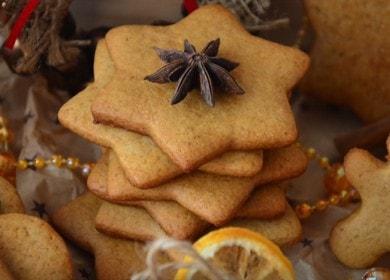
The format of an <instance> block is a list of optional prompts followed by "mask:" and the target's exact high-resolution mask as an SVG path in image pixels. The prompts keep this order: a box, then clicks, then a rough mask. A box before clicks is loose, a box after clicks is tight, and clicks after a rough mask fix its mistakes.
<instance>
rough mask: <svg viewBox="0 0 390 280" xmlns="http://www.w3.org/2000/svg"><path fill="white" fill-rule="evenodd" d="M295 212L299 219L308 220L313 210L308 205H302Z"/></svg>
mask: <svg viewBox="0 0 390 280" xmlns="http://www.w3.org/2000/svg"><path fill="white" fill-rule="evenodd" d="M295 211H296V213H297V215H298V218H300V219H306V218H308V217H310V215H311V213H312V212H313V208H312V207H311V206H310V205H309V204H307V203H302V204H299V205H298V206H297V207H296V208H295Z"/></svg>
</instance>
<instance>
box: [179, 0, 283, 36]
mask: <svg viewBox="0 0 390 280" xmlns="http://www.w3.org/2000/svg"><path fill="white" fill-rule="evenodd" d="M216 3H219V4H221V5H223V6H225V7H226V8H228V9H229V10H231V11H232V12H233V13H234V14H236V15H237V17H238V18H239V19H240V20H241V22H242V23H243V25H244V26H245V28H246V29H247V30H248V31H249V32H252V33H256V32H261V31H267V30H272V29H277V28H280V27H285V26H288V24H289V22H290V21H289V19H288V18H280V19H275V20H266V19H265V16H266V14H267V11H268V9H269V8H270V6H271V0H246V1H235V0H199V1H196V0H184V2H183V6H184V9H185V11H186V12H187V13H191V12H193V11H194V10H195V9H197V8H198V6H203V5H208V4H216Z"/></svg>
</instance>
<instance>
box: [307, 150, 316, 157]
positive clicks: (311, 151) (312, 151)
mask: <svg viewBox="0 0 390 280" xmlns="http://www.w3.org/2000/svg"><path fill="white" fill-rule="evenodd" d="M316 154H317V152H316V150H315V149H314V148H308V149H307V150H306V155H307V156H308V157H309V158H314V157H315V156H316Z"/></svg>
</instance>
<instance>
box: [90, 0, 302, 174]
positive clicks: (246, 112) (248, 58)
mask: <svg viewBox="0 0 390 280" xmlns="http://www.w3.org/2000/svg"><path fill="white" fill-rule="evenodd" d="M216 38H220V42H221V44H220V51H219V54H220V55H221V57H224V58H226V59H231V60H234V61H237V62H239V63H240V66H239V67H237V68H236V69H235V70H234V71H233V72H231V73H232V75H233V76H234V78H235V79H236V80H237V82H238V83H239V84H240V85H241V86H242V88H243V89H244V90H245V94H243V95H239V96H238V95H237V96H236V95H231V94H218V96H217V103H216V106H215V107H214V108H210V107H208V106H207V105H206V104H204V102H203V101H202V98H201V97H200V96H199V95H198V94H195V93H190V94H189V95H188V97H187V98H186V99H185V100H184V101H183V102H182V103H180V104H177V105H175V106H171V105H169V99H170V95H169V93H170V92H172V91H173V85H172V84H154V83H150V82H149V81H145V80H144V77H145V76H146V75H149V74H151V73H152V72H153V71H155V70H156V69H158V68H159V67H161V65H162V63H161V61H160V60H159V58H158V56H157V55H156V54H155V52H154V49H153V48H154V47H159V48H164V49H182V44H183V41H184V40H185V39H188V40H189V41H191V42H192V43H193V44H194V45H195V46H196V47H201V46H204V45H205V44H206V43H207V42H209V41H210V40H214V39H216ZM106 42H107V46H108V49H109V52H110V54H111V57H112V60H113V62H114V64H115V68H116V69H117V71H116V72H115V75H114V77H113V78H112V80H111V82H110V83H109V84H108V85H107V86H106V87H105V88H104V89H103V90H102V91H101V92H99V94H98V96H97V98H96V99H95V101H94V102H93V104H92V113H93V115H94V118H95V120H96V121H97V122H100V123H105V124H110V125H114V126H120V127H124V128H126V129H128V130H133V131H137V132H139V133H142V134H147V135H150V136H151V137H152V138H153V140H154V142H155V143H156V144H157V145H158V146H159V147H161V149H162V150H163V151H164V152H166V153H167V154H168V155H169V157H170V158H171V159H172V160H173V161H174V162H175V163H176V164H177V165H179V166H180V167H181V168H182V169H184V170H193V169H194V168H195V167H196V166H200V165H201V164H203V163H205V162H207V161H209V160H211V159H213V158H215V157H217V156H219V155H221V154H223V153H224V152H226V151H228V150H253V149H263V148H275V147H282V146H287V145H289V144H291V143H293V142H294V141H295V139H296V137H297V131H296V125H295V121H294V117H293V114H292V112H291V108H290V104H289V101H288V97H287V93H288V92H289V91H290V90H291V89H292V87H293V86H294V85H295V84H296V83H297V82H298V81H299V79H300V78H301V77H302V76H303V74H304V72H305V70H306V68H307V66H308V58H307V56H306V55H305V54H303V53H302V52H300V51H298V50H296V49H293V48H289V47H285V46H281V45H278V44H275V43H272V42H268V41H265V40H263V39H260V38H258V37H255V36H252V35H250V34H249V33H248V32H246V31H245V29H244V28H243V27H242V26H241V24H240V23H239V21H238V20H237V19H236V17H235V16H234V15H232V14H231V13H230V12H229V11H228V10H226V9H225V8H223V7H222V6H218V5H207V6H204V7H202V8H200V9H198V10H197V11H195V12H194V13H191V15H189V16H188V17H186V18H185V19H183V20H182V21H180V22H179V23H177V24H173V25H170V26H166V27H156V26H123V27H118V28H114V29H112V30H111V31H110V32H108V34H107V35H106ZM135 65H136V67H135ZM259 93H261V94H259ZM200 124H201V125H200Z"/></svg>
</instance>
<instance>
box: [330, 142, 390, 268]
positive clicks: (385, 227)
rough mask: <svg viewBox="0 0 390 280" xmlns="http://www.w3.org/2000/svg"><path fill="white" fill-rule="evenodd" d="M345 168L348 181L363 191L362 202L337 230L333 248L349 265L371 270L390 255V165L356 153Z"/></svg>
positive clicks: (361, 194) (333, 239) (358, 151)
mask: <svg viewBox="0 0 390 280" xmlns="http://www.w3.org/2000/svg"><path fill="white" fill-rule="evenodd" d="M389 151H390V150H389ZM344 165H345V172H346V176H347V179H348V180H349V181H350V182H351V183H352V185H353V186H354V187H355V188H356V189H357V190H358V191H359V194H360V196H361V199H362V202H361V205H360V207H359V208H358V209H357V210H356V211H354V212H353V213H352V214H351V215H350V216H349V217H347V218H346V219H344V220H342V221H340V222H339V223H338V224H337V225H336V226H335V227H334V228H333V230H332V233H331V236H330V245H331V248H332V251H333V253H334V254H335V255H336V256H337V258H338V259H339V260H340V261H341V262H342V263H344V264H345V265H347V266H349V267H353V268H364V267H369V266H371V265H372V264H373V263H374V262H375V261H376V260H377V259H378V258H379V257H380V256H381V255H383V254H385V253H386V252H390V230H389V229H390V210H389V206H390V163H389V162H386V163H385V162H382V161H380V160H378V159H376V158H375V157H373V156H372V155H371V154H369V153H368V152H366V151H364V150H360V149H353V150H352V151H350V152H349V153H348V154H347V156H346V158H345V163H344Z"/></svg>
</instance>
